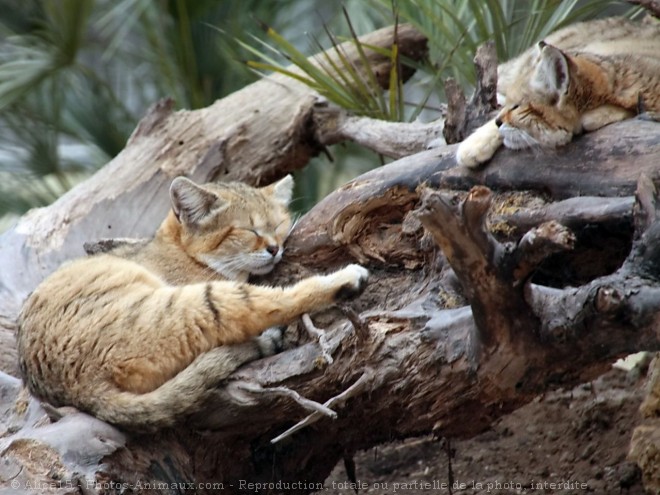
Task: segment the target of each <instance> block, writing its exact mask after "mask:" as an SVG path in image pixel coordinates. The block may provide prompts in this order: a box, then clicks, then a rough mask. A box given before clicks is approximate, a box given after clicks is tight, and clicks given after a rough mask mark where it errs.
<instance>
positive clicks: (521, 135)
mask: <svg viewBox="0 0 660 495" xmlns="http://www.w3.org/2000/svg"><path fill="white" fill-rule="evenodd" d="M499 131H500V135H501V136H502V144H504V146H505V147H507V148H509V149H511V150H522V149H525V148H531V147H533V146H538V142H537V141H536V139H534V138H533V137H532V136H530V135H529V134H527V133H526V132H525V131H523V130H521V129H517V128H516V127H512V126H510V125H509V124H502V125H501V126H500V128H499Z"/></svg>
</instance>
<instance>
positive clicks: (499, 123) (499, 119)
mask: <svg viewBox="0 0 660 495" xmlns="http://www.w3.org/2000/svg"><path fill="white" fill-rule="evenodd" d="M495 125H496V126H497V127H500V126H501V125H502V119H501V118H499V117H497V118H496V119H495Z"/></svg>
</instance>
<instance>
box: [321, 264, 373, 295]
mask: <svg viewBox="0 0 660 495" xmlns="http://www.w3.org/2000/svg"><path fill="white" fill-rule="evenodd" d="M328 277H330V279H331V280H332V285H333V287H334V288H335V289H336V292H335V295H334V298H335V299H350V298H353V297H355V296H358V295H360V294H361V293H362V291H363V290H364V288H365V287H366V285H367V280H368V279H369V270H367V269H366V268H364V267H363V266H360V265H348V266H347V267H344V268H342V269H341V270H338V271H336V272H335V273H333V274H331V275H328Z"/></svg>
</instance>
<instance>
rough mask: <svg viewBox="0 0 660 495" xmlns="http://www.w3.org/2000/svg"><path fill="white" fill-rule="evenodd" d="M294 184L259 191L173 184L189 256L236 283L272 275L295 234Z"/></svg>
mask: <svg viewBox="0 0 660 495" xmlns="http://www.w3.org/2000/svg"><path fill="white" fill-rule="evenodd" d="M292 189H293V178H292V177H291V176H290V175H287V176H286V177H285V178H283V179H282V180H280V181H279V182H276V183H274V184H271V185H270V186H267V187H262V188H259V189H257V188H254V187H250V186H248V185H246V184H241V183H238V182H233V183H225V184H204V185H198V184H195V183H194V182H192V181H190V180H188V179H186V178H183V177H177V178H176V179H174V181H172V185H171V187H170V197H171V200H172V211H173V212H174V215H175V216H176V219H177V220H178V222H179V225H180V229H179V230H180V236H179V237H180V242H181V246H182V248H183V249H184V250H185V251H186V252H187V253H188V255H189V256H191V257H192V258H194V259H196V260H197V261H198V262H200V263H202V264H204V265H206V266H208V267H210V268H212V269H213V270H215V271H216V272H217V273H219V274H221V275H223V276H224V277H226V278H229V279H232V280H241V279H246V278H247V276H248V275H249V274H254V275H263V274H265V273H268V272H270V271H271V270H272V269H273V267H274V266H275V264H276V263H278V262H279V261H280V260H281V259H282V253H283V251H284V247H283V244H284V240H285V239H286V236H287V235H288V233H289V231H290V230H291V216H290V214H289V211H288V208H287V207H288V204H289V202H290V201H291V194H292Z"/></svg>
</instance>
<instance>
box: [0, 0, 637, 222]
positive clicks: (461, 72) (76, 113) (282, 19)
mask: <svg viewBox="0 0 660 495" xmlns="http://www.w3.org/2000/svg"><path fill="white" fill-rule="evenodd" d="M393 1H394V3H393ZM2 7H3V8H2V9H1V10H0V127H1V129H2V132H0V232H1V231H2V230H4V229H6V228H7V226H8V225H10V223H11V222H12V220H14V219H15V218H17V216H19V215H20V214H22V213H23V212H25V211H26V210H27V209H29V208H32V207H36V206H43V205H47V204H49V203H50V202H52V201H54V200H55V199H56V198H57V197H58V196H59V195H61V194H63V193H64V192H66V190H68V189H69V188H71V187H72V186H73V185H75V184H76V183H78V182H80V181H81V180H83V179H84V178H86V177H88V176H89V175H90V174H92V173H93V172H94V171H95V170H96V169H98V168H99V167H100V166H102V165H103V164H105V163H107V162H108V161H109V160H110V159H112V157H114V156H115V155H116V154H117V153H119V152H120V151H121V150H122V148H123V147H124V145H125V143H126V140H127V138H128V137H129V135H130V133H131V132H132V131H133V129H134V128H135V126H136V124H137V122H138V121H139V119H140V117H141V116H142V115H143V114H144V112H145V111H146V109H147V108H148V107H149V106H150V105H151V104H152V103H154V102H156V101H157V100H159V99H160V98H163V97H168V96H169V97H172V98H174V100H175V101H176V105H177V107H178V108H187V109H195V108H201V107H205V106H207V105H210V104H211V103H212V102H213V101H215V100H216V99H218V98H222V97H224V96H226V95H228V94H229V93H231V92H233V91H235V90H237V89H239V88H241V87H243V86H245V85H246V84H249V83H250V82H252V81H254V80H255V79H256V78H257V77H259V75H258V74H255V72H254V70H251V68H250V67H249V66H248V64H246V61H250V62H251V64H250V65H251V66H252V67H253V68H254V67H255V66H258V65H259V64H258V63H255V62H259V61H260V60H261V61H263V60H262V59H260V57H259V53H269V52H271V51H272V50H270V49H268V48H266V47H265V45H264V44H263V43H268V44H270V45H271V46H272V47H273V48H274V49H275V50H276V51H277V50H279V51H280V52H286V49H285V46H286V45H285V44H283V42H282V41H278V39H280V38H279V37H281V39H283V40H286V41H287V42H290V43H291V44H292V45H293V46H294V47H295V48H294V49H295V50H296V51H299V52H300V53H302V54H305V55H311V54H313V53H315V52H317V51H318V49H319V42H318V41H317V40H320V43H321V44H323V46H324V48H328V47H330V46H332V42H331V40H329V39H328V35H327V33H328V32H329V33H332V35H333V37H334V38H336V39H337V40H339V41H341V40H343V39H345V37H350V36H351V32H353V33H354V34H358V35H360V34H365V33H368V32H370V31H373V30H375V29H377V28H379V27H383V26H386V25H390V24H392V23H393V22H394V19H395V16H396V15H398V19H399V21H400V22H412V23H414V24H415V25H416V26H417V27H418V29H420V30H421V31H422V32H423V33H424V34H426V35H427V36H428V37H429V40H430V42H429V46H430V56H429V60H428V61H426V62H425V63H424V64H422V65H421V66H419V67H418V69H419V70H418V72H417V74H416V76H415V77H414V78H413V79H412V80H411V81H409V82H408V83H407V84H406V85H405V87H404V88H403V97H402V100H401V102H403V101H405V106H404V105H403V104H401V110H402V111H400V112H393V114H394V113H395V114H396V117H397V118H399V119H407V120H410V119H415V118H423V119H425V120H431V119H434V118H438V117H439V115H440V114H439V107H440V103H441V102H442V100H443V94H442V82H443V80H444V79H445V78H446V77H448V76H452V77H455V78H456V79H457V80H458V81H459V82H460V83H461V84H462V85H463V86H464V87H465V88H466V89H469V87H470V85H471V84H472V81H473V79H474V72H473V68H472V57H473V55H474V51H475V49H476V47H477V46H478V45H479V44H480V43H482V42H483V41H485V40H487V39H494V40H495V41H496V43H497V49H498V54H499V56H500V58H501V59H502V60H504V59H507V58H509V57H511V56H514V55H516V54H517V53H519V52H520V51H522V50H524V49H525V48H526V47H528V46H530V45H531V44H532V43H533V42H534V41H536V40H538V39H541V38H543V36H545V35H547V34H548V33H549V32H551V31H553V30H554V29H556V28H558V27H561V26H563V25H565V24H568V23H571V22H574V21H576V20H580V19H590V18H595V17H601V16H605V15H612V14H619V13H625V14H627V15H634V14H635V13H637V12H639V11H638V10H637V11H635V10H632V9H630V6H629V4H627V3H626V2H624V1H614V0H612V1H607V0H344V1H335V0H331V1H328V0H3V3H2ZM347 17H348V19H347ZM349 20H350V22H349ZM259 21H262V22H265V23H267V24H268V26H270V27H271V28H272V30H271V36H269V35H268V33H266V32H264V31H263V29H261V27H260V23H259ZM273 33H275V34H276V35H277V36H275V37H273V36H272V34H273ZM260 40H263V41H260ZM246 47H247V48H246ZM285 54H286V53H285ZM269 56H272V54H271V55H269ZM287 63H288V62H287V60H286V58H285V57H282V58H280V59H279V61H278V62H277V64H280V65H279V66H280V67H282V66H285V65H286V64H287ZM277 64H275V65H277ZM401 102H397V105H399V103H401ZM349 107H350V105H349ZM353 110H355V111H359V109H357V108H353ZM332 153H333V155H334V160H333V162H332V163H330V162H329V161H328V158H327V157H323V156H321V157H319V158H317V159H316V160H315V162H314V163H312V164H311V165H310V166H308V167H307V168H306V169H305V170H304V171H302V172H300V174H299V176H298V177H297V184H298V186H297V187H298V191H297V196H298V197H299V198H300V200H299V202H298V203H297V204H296V205H295V207H296V208H298V209H299V210H301V211H304V210H305V209H307V208H309V207H310V206H311V205H313V204H314V203H315V202H316V201H317V200H318V199H319V198H320V197H322V196H324V195H325V194H327V193H328V192H330V191H331V190H333V189H334V188H335V187H336V186H337V185H338V184H340V183H342V182H344V181H346V180H348V179H350V178H351V177H353V176H356V175H358V174H360V173H363V172H364V171H366V170H368V169H370V168H373V167H375V166H379V165H381V164H382V163H383V160H382V159H381V157H378V156H376V155H374V154H373V153H370V152H368V151H366V150H362V149H358V148H357V147H356V146H351V145H340V146H337V147H335V149H333V150H332Z"/></svg>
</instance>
